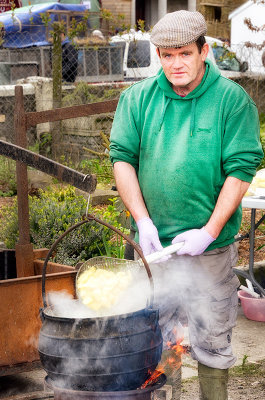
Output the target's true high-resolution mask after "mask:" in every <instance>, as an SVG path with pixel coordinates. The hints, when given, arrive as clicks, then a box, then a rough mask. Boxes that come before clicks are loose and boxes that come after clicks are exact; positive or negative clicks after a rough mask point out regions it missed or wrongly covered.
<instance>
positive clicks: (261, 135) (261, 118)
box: [259, 113, 265, 169]
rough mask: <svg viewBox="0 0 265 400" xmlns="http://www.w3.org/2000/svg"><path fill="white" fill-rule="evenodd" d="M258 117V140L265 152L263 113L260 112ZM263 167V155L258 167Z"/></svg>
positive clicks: (264, 118) (264, 117)
mask: <svg viewBox="0 0 265 400" xmlns="http://www.w3.org/2000/svg"><path fill="white" fill-rule="evenodd" d="M259 119H260V141H261V145H262V148H263V151H264V154H265V114H264V113H261V114H260V116H259ZM261 168H265V157H264V158H263V159H262V161H261V164H260V166H259V169H261Z"/></svg>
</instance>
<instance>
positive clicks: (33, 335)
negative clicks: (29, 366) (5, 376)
mask: <svg viewBox="0 0 265 400" xmlns="http://www.w3.org/2000/svg"><path fill="white" fill-rule="evenodd" d="M66 268H67V269H66V271H67V272H60V273H53V274H49V273H48V274H47V276H46V285H47V292H50V291H61V290H63V291H67V292H68V293H70V294H72V295H75V277H76V272H74V271H68V268H69V267H68V266H66ZM41 307H43V302H42V295H41V275H37V276H29V277H23V278H16V279H7V280H2V281H0V327H1V329H0V343H1V346H0V366H6V365H16V364H20V363H25V362H33V361H36V360H39V354H38V350H37V345H38V337H39V330H40V327H41V320H40V317H39V310H40V308H41Z"/></svg>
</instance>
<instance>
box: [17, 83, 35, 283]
mask: <svg viewBox="0 0 265 400" xmlns="http://www.w3.org/2000/svg"><path fill="white" fill-rule="evenodd" d="M14 111H15V112H14V129H15V141H16V144H17V145H18V146H21V147H24V148H26V147H27V129H26V115H25V110H24V101H23V87H22V86H16V87H15V110H14ZM16 175H17V205H18V229H19V240H18V243H17V245H16V268H17V277H18V278H19V277H23V276H31V275H34V265H33V246H32V244H31V243H30V228H29V204H28V173H27V165H26V164H24V163H22V162H20V161H17V162H16Z"/></svg>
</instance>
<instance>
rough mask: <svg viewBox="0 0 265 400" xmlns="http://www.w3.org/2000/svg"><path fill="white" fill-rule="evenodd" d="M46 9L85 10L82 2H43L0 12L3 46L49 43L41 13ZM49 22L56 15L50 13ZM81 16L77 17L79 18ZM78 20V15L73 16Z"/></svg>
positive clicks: (56, 17) (52, 20) (55, 18)
mask: <svg viewBox="0 0 265 400" xmlns="http://www.w3.org/2000/svg"><path fill="white" fill-rule="evenodd" d="M48 10H65V11H78V12H82V11H86V10H87V8H86V6H85V5H83V4H62V3H43V4H36V5H33V6H26V7H21V8H16V9H15V10H14V11H7V12H4V13H2V14H0V24H2V26H3V29H4V42H3V45H2V46H3V47H8V48H23V47H29V46H44V45H50V44H51V43H50V42H48V41H47V38H46V29H47V28H46V26H45V25H44V23H43V21H42V18H41V14H45V12H46V11H48ZM50 18H51V23H52V22H54V21H57V20H58V16H57V15H55V14H50ZM81 18H82V16H80V17H79V19H81ZM75 19H76V20H78V17H75Z"/></svg>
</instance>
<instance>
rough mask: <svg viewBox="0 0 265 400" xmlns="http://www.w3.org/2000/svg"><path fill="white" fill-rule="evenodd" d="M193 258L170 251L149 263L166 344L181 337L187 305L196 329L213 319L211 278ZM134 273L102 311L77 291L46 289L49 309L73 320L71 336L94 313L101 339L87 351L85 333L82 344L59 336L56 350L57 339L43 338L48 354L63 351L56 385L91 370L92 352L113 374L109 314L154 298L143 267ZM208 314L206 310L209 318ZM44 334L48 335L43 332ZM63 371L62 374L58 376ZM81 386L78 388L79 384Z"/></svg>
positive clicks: (131, 309)
mask: <svg viewBox="0 0 265 400" xmlns="http://www.w3.org/2000/svg"><path fill="white" fill-rule="evenodd" d="M191 259H192V258H191V257H185V256H172V257H171V258H170V259H169V260H167V261H165V262H161V263H154V264H151V265H150V269H151V272H152V276H153V281H154V304H153V308H155V309H158V310H159V315H160V319H159V324H160V327H161V330H162V335H163V341H164V347H166V344H167V343H168V342H171V343H175V342H176V341H178V340H180V338H181V337H183V328H182V325H181V323H180V322H182V321H180V320H181V317H182V312H183V311H182V310H183V309H184V311H185V312H190V311H192V324H193V325H196V329H197V331H199V334H200V335H201V337H202V338H203V336H204V334H205V333H204V332H206V331H207V329H206V328H207V327H206V326H205V321H206V320H207V319H208V320H210V319H211V316H210V313H211V312H212V311H211V310H210V308H209V301H208V298H207V296H206V294H207V295H208V289H209V287H210V286H212V282H211V278H210V277H209V275H208V274H207V273H206V272H205V271H204V270H203V268H202V266H201V265H196V264H195V263H194V261H193V260H192V261H191ZM187 260H189V261H187ZM132 273H133V279H132V283H131V284H130V286H129V287H128V288H127V289H126V290H125V291H124V292H123V293H122V295H121V296H120V297H119V299H118V301H117V302H116V304H114V305H113V306H111V307H110V308H105V309H101V310H99V311H94V310H92V309H90V308H88V307H87V306H85V305H84V304H82V302H81V301H80V300H78V299H74V298H73V296H71V295H69V294H68V293H66V292H50V293H48V303H49V304H50V305H51V306H52V307H51V308H48V309H46V310H45V313H47V314H50V315H52V316H55V317H62V318H71V319H74V320H75V321H74V323H73V325H72V327H71V332H70V335H68V336H69V338H70V339H71V337H73V338H75V337H76V335H77V337H78V339H79V336H78V335H79V334H80V333H79V330H78V329H79V328H78V327H79V322H80V321H82V319H84V318H91V324H92V325H93V326H92V329H93V332H95V335H96V336H95V337H94V338H93V339H94V340H95V344H96V343H97V342H98V341H100V346H98V344H97V346H96V345H95V348H93V346H92V348H91V347H89V353H88V348H87V347H86V343H85V341H86V338H85V336H84V341H83V342H84V343H82V340H80V341H79V340H77V342H78V341H79V342H80V343H79V344H78V345H79V347H78V349H77V348H76V347H75V346H73V342H71V341H70V340H65V341H64V340H60V343H59V344H58V348H57V350H55V345H54V343H51V346H50V348H49V343H48V342H47V343H46V342H45V352H46V354H49V355H50V356H52V355H54V356H56V355H58V353H56V351H59V353H60V355H61V356H62V357H63V358H64V362H63V365H61V367H62V368H63V370H62V371H61V372H60V373H59V374H57V378H58V379H57V380H56V382H55V384H56V385H58V386H60V387H66V386H65V385H69V383H68V382H67V379H65V377H64V375H66V376H67V375H69V376H70V375H71V376H73V375H75V373H76V374H77V375H78V376H82V375H84V376H86V375H89V372H88V371H87V366H88V364H87V363H88V360H87V359H88V357H89V360H91V365H93V369H94V370H97V371H98V372H97V373H98V374H99V375H100V374H101V373H102V374H106V375H108V374H110V375H111V374H113V372H111V371H108V368H107V367H106V357H107V358H108V357H109V356H111V355H110V350H109V349H108V348H107V346H110V344H109V341H108V340H106V341H105V339H104V336H106V333H105V330H106V331H107V330H108V327H107V324H108V317H110V316H111V317H113V316H119V315H121V314H128V313H133V312H135V311H138V310H142V309H145V308H146V307H147V306H148V305H149V302H150V295H151V290H150V287H151V286H150V281H149V279H148V276H147V274H146V271H145V269H144V268H135V270H134V271H132ZM205 315H207V317H208V318H207V319H206V318H205ZM89 329H90V328H89ZM190 334H192V332H191V333H190ZM44 336H45V335H44ZM107 336H108V334H107ZM90 337H91V335H90ZM80 338H81V337H80ZM81 339H82V338H81ZM42 340H46V339H45V338H44V339H43V338H42ZM61 356H60V357H61ZM102 371H103V372H102ZM60 374H61V375H60ZM91 374H92V373H91ZM92 375H93V374H92ZM60 376H61V379H60V378H59V377H60ZM104 376H105V375H104ZM68 387H69V386H68ZM77 389H80V387H78V388H77ZM81 389H82V388H81Z"/></svg>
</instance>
